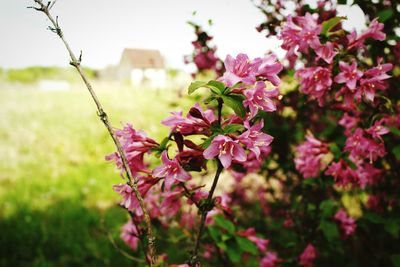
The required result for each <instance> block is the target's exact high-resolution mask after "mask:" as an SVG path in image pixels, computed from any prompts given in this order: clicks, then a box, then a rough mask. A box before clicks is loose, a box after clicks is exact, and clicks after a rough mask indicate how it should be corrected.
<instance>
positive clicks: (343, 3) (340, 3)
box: [338, 0, 347, 5]
mask: <svg viewBox="0 0 400 267" xmlns="http://www.w3.org/2000/svg"><path fill="white" fill-rule="evenodd" d="M346 3H347V0H338V4H339V5H345V4H346Z"/></svg>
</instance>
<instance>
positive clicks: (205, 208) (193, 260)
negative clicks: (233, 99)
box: [189, 98, 224, 266]
mask: <svg viewBox="0 0 400 267" xmlns="http://www.w3.org/2000/svg"><path fill="white" fill-rule="evenodd" d="M223 104H224V102H223V100H222V99H221V98H219V99H218V111H217V112H218V125H219V126H221V123H222V107H223ZM223 169H224V167H223V166H222V164H221V161H220V160H219V159H217V171H216V173H215V176H214V180H213V183H212V185H211V189H210V192H209V193H208V197H207V199H206V201H205V203H204V204H203V205H201V206H200V208H199V211H200V212H201V217H200V226H199V231H198V232H197V236H196V241H195V245H194V249H193V252H192V255H191V256H190V260H189V264H190V266H196V264H197V263H198V262H199V248H200V240H201V237H202V236H203V232H204V226H205V223H206V219H207V214H208V212H209V211H210V210H212V209H213V208H214V202H213V199H212V197H213V195H214V191H215V188H216V187H217V184H218V179H219V176H220V175H221V172H222V170H223Z"/></svg>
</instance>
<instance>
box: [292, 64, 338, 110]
mask: <svg viewBox="0 0 400 267" xmlns="http://www.w3.org/2000/svg"><path fill="white" fill-rule="evenodd" d="M295 77H297V78H300V90H301V92H302V93H305V94H308V95H312V96H313V97H315V98H316V99H317V100H318V103H319V104H320V106H322V105H323V102H324V100H323V97H324V96H325V94H326V92H327V91H328V90H329V89H330V87H331V85H332V79H331V70H330V69H328V68H323V67H309V68H302V69H299V70H298V71H296V74H295Z"/></svg>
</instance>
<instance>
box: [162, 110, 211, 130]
mask: <svg viewBox="0 0 400 267" xmlns="http://www.w3.org/2000/svg"><path fill="white" fill-rule="evenodd" d="M171 114H172V116H171V117H169V118H166V119H164V120H162V121H161V123H162V124H164V125H166V126H170V127H171V132H179V133H181V134H182V135H192V134H206V135H207V134H208V132H209V129H210V127H211V123H212V122H213V121H215V115H214V112H213V111H212V110H206V111H203V110H202V109H201V107H200V105H199V104H198V103H196V104H195V105H194V107H192V108H191V109H190V111H189V113H188V114H187V116H186V118H184V117H182V112H171Z"/></svg>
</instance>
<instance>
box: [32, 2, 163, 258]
mask: <svg viewBox="0 0 400 267" xmlns="http://www.w3.org/2000/svg"><path fill="white" fill-rule="evenodd" d="M34 1H35V3H36V4H37V5H38V6H36V7H34V6H32V7H28V8H33V9H35V10H37V11H40V12H43V13H44V14H45V15H46V16H47V18H48V19H49V20H50V22H51V24H52V26H50V27H49V29H50V30H51V31H52V32H54V33H56V34H57V35H58V36H59V37H60V39H61V40H62V42H63V43H64V45H65V48H66V49H67V51H68V53H69V56H70V60H71V61H70V64H71V65H72V66H74V67H75V68H76V70H77V71H78V72H79V75H80V76H81V78H82V80H83V82H84V83H85V85H86V88H87V89H88V91H89V93H90V95H91V97H92V99H93V101H94V103H95V104H96V107H97V114H98V116H99V117H100V120H101V121H102V122H103V123H104V126H105V127H106V128H107V130H108V132H109V134H110V136H111V138H112V140H113V142H114V144H115V146H116V148H117V150H118V153H119V155H120V157H121V160H122V164H123V166H124V169H125V174H126V177H127V179H128V182H127V184H128V185H129V186H130V187H131V188H132V190H133V192H134V193H135V196H136V198H137V199H138V201H139V204H140V208H141V209H142V211H143V214H144V221H145V224H146V231H147V242H148V244H147V250H148V255H149V258H150V261H149V265H150V266H154V265H155V262H156V250H155V237H154V235H153V230H152V227H151V221H150V216H149V213H148V211H147V209H146V206H145V204H144V200H143V197H142V196H141V194H140V192H139V190H138V187H137V184H138V179H137V177H133V175H132V173H131V170H130V168H129V165H128V161H127V159H126V155H125V152H124V150H123V149H122V146H121V143H120V142H119V140H118V138H117V137H116V135H115V133H114V130H113V127H112V126H111V124H110V122H109V119H108V116H107V113H106V112H105V111H104V109H103V107H102V105H101V104H100V101H99V99H98V97H97V95H96V93H95V92H94V91H93V88H92V85H91V84H90V82H89V80H88V78H87V77H86V75H85V73H84V71H83V70H82V68H81V65H80V64H81V59H82V53H81V55H80V56H79V59H77V57H76V56H75V54H74V52H73V51H72V49H71V48H70V46H69V44H68V42H67V41H66V39H65V37H64V34H63V32H62V30H61V28H60V26H59V23H58V17H56V19H54V18H53V16H52V15H51V14H50V9H51V7H53V6H54V3H55V1H54V2H53V4H52V2H51V1H49V2H47V3H46V4H45V3H43V1H42V0H34Z"/></svg>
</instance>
